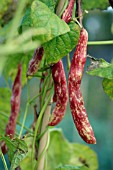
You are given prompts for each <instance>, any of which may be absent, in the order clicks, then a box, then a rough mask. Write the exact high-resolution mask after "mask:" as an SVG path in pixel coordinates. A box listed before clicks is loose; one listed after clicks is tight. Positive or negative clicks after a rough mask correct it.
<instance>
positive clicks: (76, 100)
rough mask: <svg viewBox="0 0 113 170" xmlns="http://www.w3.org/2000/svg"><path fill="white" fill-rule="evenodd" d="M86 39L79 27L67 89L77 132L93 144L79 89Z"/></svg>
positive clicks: (94, 140)
mask: <svg viewBox="0 0 113 170" xmlns="http://www.w3.org/2000/svg"><path fill="white" fill-rule="evenodd" d="M87 41H88V33H87V31H86V30H85V29H84V28H83V29H81V32H80V38H79V42H78V45H77V47H76V50H75V53H74V56H73V58H72V62H71V67H70V72H69V77H68V91H69V99H70V108H71V112H72V116H73V120H74V123H75V125H76V128H77V130H78V133H79V134H80V136H81V137H82V139H83V140H84V141H85V142H87V143H90V144H95V143H96V139H95V136H94V132H93V129H92V127H91V125H90V123H89V120H88V116H87V113H86V109H85V107H84V101H83V97H82V93H81V91H80V84H81V79H82V75H83V71H84V65H85V62H86V51H87Z"/></svg>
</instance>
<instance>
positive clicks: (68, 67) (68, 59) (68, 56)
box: [67, 54, 71, 70]
mask: <svg viewBox="0 0 113 170" xmlns="http://www.w3.org/2000/svg"><path fill="white" fill-rule="evenodd" d="M70 65H71V62H70V55H69V54H67V69H68V70H69V69H70Z"/></svg>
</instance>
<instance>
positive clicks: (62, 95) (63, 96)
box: [49, 0, 74, 126]
mask: <svg viewBox="0 0 113 170" xmlns="http://www.w3.org/2000/svg"><path fill="white" fill-rule="evenodd" d="M73 7H74V0H70V1H69V4H68V7H67V8H66V10H65V11H64V13H63V15H62V20H64V21H65V22H66V23H68V22H70V20H71V17H72V10H73ZM52 76H53V81H54V96H53V102H56V106H55V108H54V110H53V113H52V118H51V122H50V123H49V125H50V126H55V125H57V124H58V123H59V122H60V121H61V120H62V118H63V117H64V114H65V112H66V107H67V101H68V94H67V83H66V77H65V72H64V68H63V64H62V61H61V60H60V61H59V62H58V63H56V64H54V66H53V67H52Z"/></svg>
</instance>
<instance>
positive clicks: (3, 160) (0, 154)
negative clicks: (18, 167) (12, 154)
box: [0, 149, 8, 170]
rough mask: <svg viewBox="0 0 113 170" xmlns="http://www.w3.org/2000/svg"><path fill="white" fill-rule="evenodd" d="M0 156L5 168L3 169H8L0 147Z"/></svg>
mask: <svg viewBox="0 0 113 170" xmlns="http://www.w3.org/2000/svg"><path fill="white" fill-rule="evenodd" d="M0 157H1V159H2V162H3V164H4V169H5V170H8V167H7V163H6V160H5V158H4V155H3V153H2V151H1V149H0Z"/></svg>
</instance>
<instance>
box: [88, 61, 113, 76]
mask: <svg viewBox="0 0 113 170" xmlns="http://www.w3.org/2000/svg"><path fill="white" fill-rule="evenodd" d="M87 73H88V74H89V75H92V76H99V77H102V78H108V79H113V64H110V63H108V62H106V61H105V60H104V59H100V60H97V59H94V58H93V59H92V61H91V65H90V66H89V67H88V71H87Z"/></svg>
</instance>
